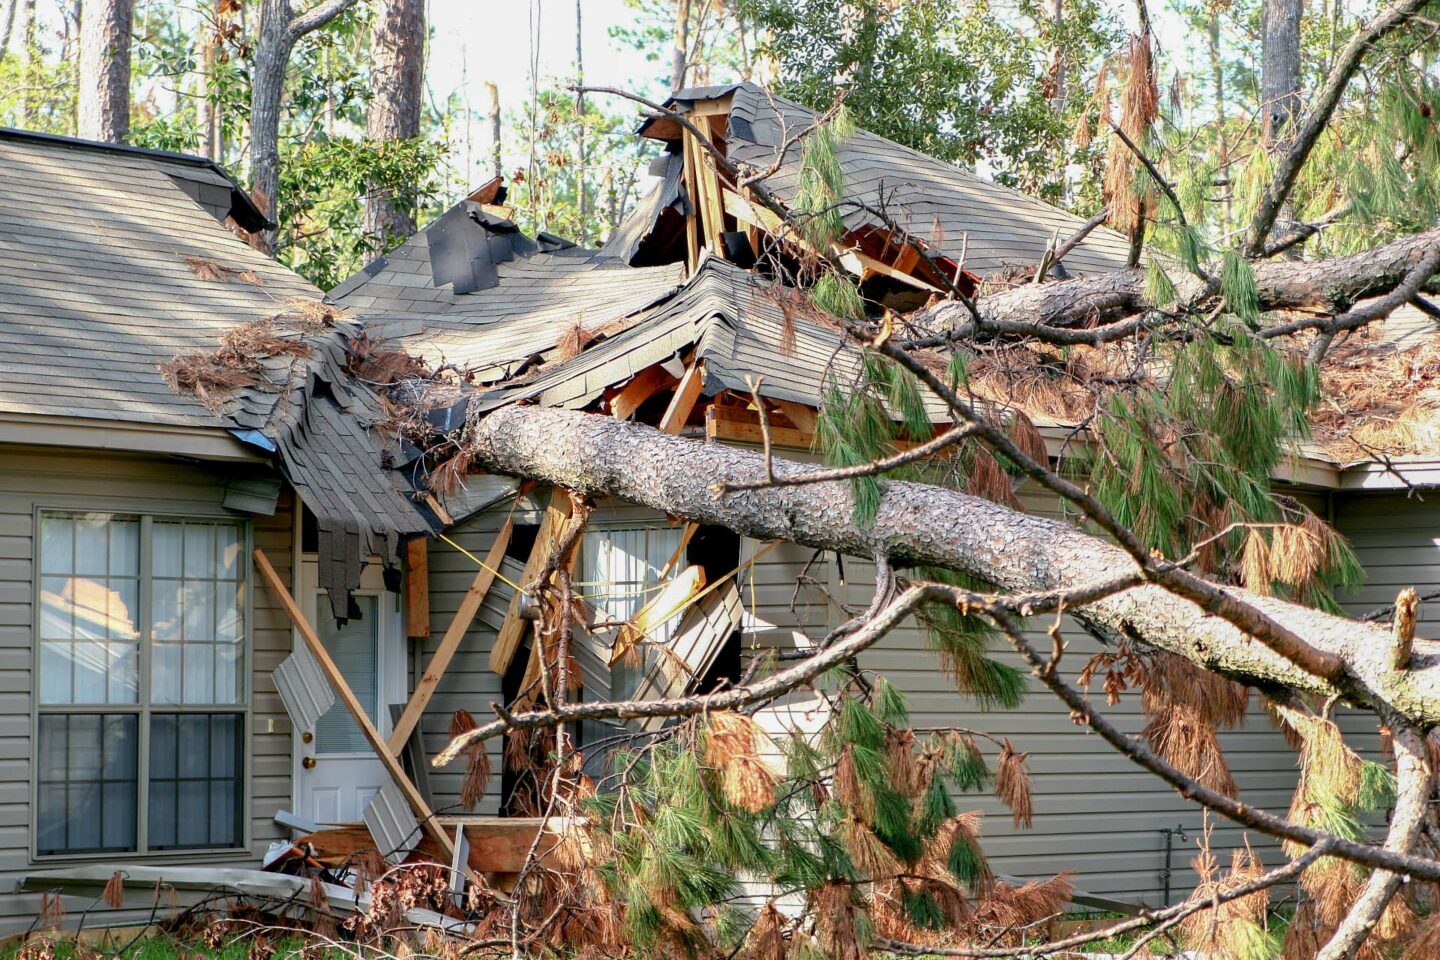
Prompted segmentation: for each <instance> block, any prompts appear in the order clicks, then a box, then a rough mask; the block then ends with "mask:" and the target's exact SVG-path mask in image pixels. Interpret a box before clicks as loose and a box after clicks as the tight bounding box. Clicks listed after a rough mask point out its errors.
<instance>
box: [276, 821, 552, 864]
mask: <svg viewBox="0 0 1440 960" xmlns="http://www.w3.org/2000/svg"><path fill="white" fill-rule="evenodd" d="M436 821H437V822H438V824H439V825H440V827H441V828H442V830H444V831H445V832H446V836H447V837H448V836H449V831H452V830H454V829H455V828H456V827H460V828H461V829H462V830H463V831H464V834H465V839H466V840H467V841H468V842H469V844H470V855H469V857H468V858H467V859H468V864H469V867H470V869H471V870H472V871H474V872H475V873H518V872H520V869H521V867H523V866H524V864H525V857H526V855H527V854H528V853H529V850H530V846H531V844H535V845H536V848H535V856H536V857H537V858H543V857H545V856H546V855H548V854H549V853H550V852H551V851H552V850H554V849H555V847H556V846H557V845H558V844H559V843H560V841H561V840H562V839H563V838H564V837H565V835H566V833H567V831H570V830H572V829H573V828H572V825H573V826H575V827H578V826H579V824H580V822H581V821H577V820H572V819H571V818H569V817H549V818H545V817H486V816H473V817H472V816H463V817H451V816H441V817H436ZM537 835H538V836H539V838H540V839H539V843H538V844H537V843H536V836H537ZM575 836H577V837H579V836H580V834H579V832H578V830H577V831H575ZM295 844H296V845H297V846H300V847H305V848H308V849H309V850H310V851H311V854H312V856H313V857H314V859H315V860H316V861H318V862H320V863H322V864H324V865H325V866H327V867H338V866H342V865H344V864H348V863H353V862H354V861H355V860H356V859H357V858H359V857H361V856H363V855H364V854H366V853H370V852H372V851H374V850H375V849H376V845H375V839H374V838H373V837H372V836H371V835H370V831H369V830H368V829H367V828H366V827H365V824H363V823H342V824H337V825H335V826H333V827H327V828H325V829H323V830H318V831H316V832H315V833H311V834H307V835H306V836H303V837H300V838H298V839H297V840H296V841H295ZM451 846H452V851H453V841H452V842H451ZM451 856H452V857H453V852H452V854H451ZM411 858H420V859H430V860H438V859H439V857H438V855H437V848H436V846H435V844H434V841H433V840H432V839H431V838H430V837H425V838H423V839H421V841H420V843H419V845H418V846H416V848H415V850H414V851H412V853H411ZM447 862H453V860H450V861H447Z"/></svg>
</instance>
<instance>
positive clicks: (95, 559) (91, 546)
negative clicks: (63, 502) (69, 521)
mask: <svg viewBox="0 0 1440 960" xmlns="http://www.w3.org/2000/svg"><path fill="white" fill-rule="evenodd" d="M109 520H110V518H109V517H108V516H107V515H105V514H103V513H88V514H84V515H83V516H79V517H76V518H75V572H76V573H83V574H91V575H98V576H102V577H103V576H104V575H105V573H106V572H107V570H108V568H109V565H110V538H109V535H108V533H109V531H108V530H107V529H106V528H107V527H108V525H109V524H108V521H109Z"/></svg>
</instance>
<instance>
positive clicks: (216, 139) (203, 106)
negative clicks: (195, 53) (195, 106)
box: [200, 0, 225, 163]
mask: <svg viewBox="0 0 1440 960" xmlns="http://www.w3.org/2000/svg"><path fill="white" fill-rule="evenodd" d="M220 9H221V7H220V0H214V2H212V3H211V4H210V9H209V17H210V26H209V31H208V33H207V34H206V36H205V41H204V44H203V45H202V47H201V51H200V137H201V150H202V151H203V152H204V154H205V156H207V157H209V158H210V159H211V160H214V161H215V162H216V163H223V162H224V153H225V144H224V133H223V127H222V126H221V120H220V108H219V105H218V104H217V103H215V102H214V101H213V100H212V98H213V97H214V96H215V95H216V88H215V71H216V70H217V69H218V68H219V63H220V45H221V44H222V43H224V39H223V36H224V34H223V30H224V19H223V15H222V14H221V12H220Z"/></svg>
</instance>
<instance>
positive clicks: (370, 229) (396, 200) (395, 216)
mask: <svg viewBox="0 0 1440 960" xmlns="http://www.w3.org/2000/svg"><path fill="white" fill-rule="evenodd" d="M370 50H371V53H370V56H371V70H370V76H371V91H372V93H373V97H372V99H371V100H370V113H369V116H368V118H367V124H366V126H367V135H368V136H369V138H370V140H371V141H372V142H381V141H388V140H414V139H416V138H417V137H419V136H420V99H421V96H422V95H423V93H424V85H425V0H385V3H384V4H383V6H382V7H381V9H380V12H379V13H378V15H377V16H376V18H375V32H374V35H373V37H372V39H371V44H370ZM414 186H415V185H414V184H404V185H397V184H378V183H371V184H368V185H367V187H366V193H365V237H366V239H367V241H369V242H370V243H371V244H373V245H374V248H375V251H376V253H381V252H383V251H384V249H385V247H386V246H388V245H389V243H390V241H391V240H393V239H395V238H397V237H399V238H403V237H408V236H410V234H412V233H414V232H415V196H414V194H415V190H414Z"/></svg>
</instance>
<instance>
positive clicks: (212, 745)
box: [150, 714, 244, 850]
mask: <svg viewBox="0 0 1440 960" xmlns="http://www.w3.org/2000/svg"><path fill="white" fill-rule="evenodd" d="M150 724H151V727H150V730H151V732H150V846H151V848H152V849H156V850H166V849H170V850H173V849H180V848H185V847H233V846H238V845H239V844H240V842H241V839H242V831H241V829H240V814H239V811H240V806H241V804H240V790H241V784H242V782H243V773H244V771H243V770H241V762H240V758H241V757H242V756H243V751H242V743H241V739H240V738H241V736H242V731H243V730H244V723H243V722H242V721H241V717H240V716H239V715H238V714H180V715H176V714H169V715H167V714H157V715H155V716H153V717H152V718H151V721H150Z"/></svg>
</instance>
